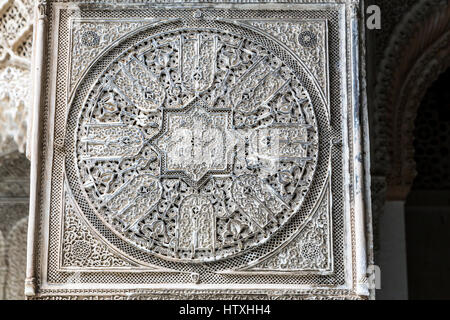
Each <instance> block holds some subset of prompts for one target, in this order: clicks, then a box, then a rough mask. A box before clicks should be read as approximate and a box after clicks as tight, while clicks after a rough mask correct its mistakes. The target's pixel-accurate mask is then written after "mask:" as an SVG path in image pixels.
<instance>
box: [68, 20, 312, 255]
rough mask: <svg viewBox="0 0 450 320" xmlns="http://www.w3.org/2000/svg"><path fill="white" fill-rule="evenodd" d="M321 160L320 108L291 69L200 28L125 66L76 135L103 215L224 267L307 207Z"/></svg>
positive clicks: (94, 97)
mask: <svg viewBox="0 0 450 320" xmlns="http://www.w3.org/2000/svg"><path fill="white" fill-rule="evenodd" d="M87 37H88V36H86V39H87ZM311 41H312V39H310V42H311ZM85 42H86V43H87V44H89V45H90V44H92V45H95V44H96V43H97V41H96V38H95V37H94V36H93V35H91V36H90V37H89V39H87V40H86V41H85ZM318 149H319V136H318V127H317V123H316V118H315V114H314V110H313V105H312V102H311V99H310V96H309V94H308V92H307V91H306V89H305V88H304V87H303V85H302V82H301V81H300V80H299V78H298V76H297V75H296V74H295V72H294V71H293V70H292V69H291V68H290V67H288V65H286V64H285V63H284V62H283V60H281V59H280V58H279V57H278V56H276V55H275V54H274V53H273V52H271V51H269V50H267V49H266V48H264V47H263V46H261V45H259V44H257V43H254V42H252V41H250V40H249V39H246V38H243V37H241V36H238V35H233V34H230V33H225V32H220V31H217V30H208V29H195V28H193V29H180V30H174V31H172V32H167V33H165V34H159V35H155V36H152V37H150V38H147V39H145V40H143V41H141V42H139V43H137V44H135V45H133V46H132V47H130V48H129V49H128V50H126V51H125V52H124V53H123V54H121V55H119V56H118V57H117V58H116V59H115V60H114V61H113V62H112V63H111V64H110V65H109V66H108V67H107V68H106V69H105V70H104V72H103V73H102V74H101V75H99V78H98V80H97V81H96V83H95V85H94V87H93V88H92V90H91V91H90V93H89V94H88V97H87V99H86V101H85V104H84V106H83V107H82V110H81V113H80V115H79V118H78V125H77V131H76V167H77V170H78V174H79V179H80V185H81V186H82V190H84V192H85V194H86V195H87V198H88V199H89V202H90V204H91V206H92V207H93V208H95V213H96V214H97V215H98V217H99V218H100V219H101V220H102V221H104V223H106V225H107V226H108V227H109V228H111V229H112V230H114V231H115V232H116V233H117V234H119V235H120V237H122V238H123V239H125V240H126V241H128V242H129V243H130V244H132V245H134V246H136V247H138V248H139V249H140V250H144V251H147V252H149V253H151V254H154V255H156V256H158V257H161V258H164V259H169V260H173V261H190V262H207V261H217V260H220V259H223V258H226V257H231V256H235V255H237V254H239V253H242V252H244V251H245V250H248V249H250V248H252V247H255V246H257V245H260V244H263V243H264V242H266V241H267V240H268V239H270V238H271V237H272V236H273V235H274V234H275V233H276V232H277V231H278V230H279V229H280V228H282V227H283V225H285V224H286V223H287V222H288V221H289V219H290V218H291V217H292V216H293V215H295V214H296V213H297V211H298V210H299V208H300V207H301V205H302V203H303V200H304V198H305V196H306V194H307V192H308V189H309V186H310V184H311V182H312V180H313V175H314V172H315V168H316V165H317V161H318V151H319V150H318Z"/></svg>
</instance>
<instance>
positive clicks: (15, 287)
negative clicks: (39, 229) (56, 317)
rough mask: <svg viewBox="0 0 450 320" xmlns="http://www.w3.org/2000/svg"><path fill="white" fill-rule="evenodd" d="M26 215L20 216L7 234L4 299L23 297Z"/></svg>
mask: <svg viewBox="0 0 450 320" xmlns="http://www.w3.org/2000/svg"><path fill="white" fill-rule="evenodd" d="M27 226H28V217H25V218H22V219H21V220H19V221H18V222H16V224H15V225H14V227H13V228H12V229H11V231H10V232H9V235H8V239H7V242H8V249H7V255H6V259H7V263H8V269H7V273H6V284H5V299H8V300H23V299H24V298H25V295H24V290H25V266H26V256H27Z"/></svg>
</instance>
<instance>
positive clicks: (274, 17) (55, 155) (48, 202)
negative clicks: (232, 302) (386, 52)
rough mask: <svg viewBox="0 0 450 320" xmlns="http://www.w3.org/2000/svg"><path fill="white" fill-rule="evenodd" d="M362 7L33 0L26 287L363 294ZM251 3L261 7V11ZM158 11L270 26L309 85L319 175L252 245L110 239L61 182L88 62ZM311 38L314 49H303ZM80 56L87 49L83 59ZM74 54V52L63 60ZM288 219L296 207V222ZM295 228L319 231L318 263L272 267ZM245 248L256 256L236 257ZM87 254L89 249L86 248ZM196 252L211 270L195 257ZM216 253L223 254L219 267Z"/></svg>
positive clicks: (52, 292)
mask: <svg viewBox="0 0 450 320" xmlns="http://www.w3.org/2000/svg"><path fill="white" fill-rule="evenodd" d="M103 9H105V10H103ZM362 9H363V5H362V4H361V3H360V1H356V0H355V1H350V0H349V1H344V0H342V1H340V0H336V1H331V0H330V1H325V0H324V1H292V2H290V3H289V4H287V3H283V2H282V1H280V2H276V3H274V2H270V3H258V4H256V3H251V2H250V3H246V1H223V2H212V3H209V2H197V1H192V2H190V3H178V2H176V1H174V2H172V1H164V2H159V1H134V2H132V3H128V4H123V3H120V4H119V3H114V1H105V2H104V3H98V2H95V3H91V2H89V1H86V2H85V1H79V2H66V1H38V3H37V10H36V29H35V35H34V39H35V47H34V56H33V63H34V68H33V77H34V78H33V79H34V90H33V99H34V100H33V101H34V104H33V110H32V111H33V112H32V120H33V125H32V128H31V132H32V135H31V137H30V138H31V139H30V140H31V142H30V143H31V146H32V148H31V150H32V153H31V158H32V159H31V160H32V170H31V189H32V193H31V198H30V220H29V230H28V239H29V241H28V254H27V260H28V263H27V278H26V295H27V296H28V297H29V298H43V299H55V298H107V299H110V298H120V299H129V298H133V299H143V298H144V299H166V298H169V299H180V298H186V299H187V298H193V299H205V298H210V299H235V298H239V299H241V298H255V299H256V298H260V299H269V298H283V299H287V298H290V299H304V298H330V299H332V298H334V299H342V298H344V299H365V298H368V297H369V295H370V290H369V284H368V279H367V274H366V270H367V263H368V260H369V261H370V259H371V258H370V256H371V248H370V244H371V227H370V225H371V223H370V219H371V216H370V202H369V199H370V192H369V190H370V185H369V175H368V139H367V110H366V101H365V88H364V86H365V78H364V77H365V75H364V72H363V70H364V69H365V66H364V63H365V60H364V49H363V48H364V32H363V31H362V29H361V24H362V21H363V20H362V19H361V17H362V16H363V10H362ZM138 10H139V11H138ZM262 10H267V11H265V13H264V19H261V13H262V12H263V11H262ZM279 14H281V15H282V17H283V19H282V21H281V20H280V16H279ZM98 17H101V18H102V19H101V20H98ZM137 18H139V19H137ZM164 18H165V19H164ZM286 18H287V19H286ZM96 19H97V20H96ZM299 20H300V21H299ZM96 21H97V22H98V23H99V25H100V24H108V23H111V24H116V25H118V26H119V28H118V29H117V30H119V29H120V32H119V33H117V34H115V33H112V34H111V33H110V32H108V33H105V34H102V33H101V31H100V34H99V33H98V30H101V27H100V28H98V25H96V23H97V22H96ZM147 22H148V23H147ZM171 23H173V24H174V25H175V24H176V23H179V24H180V25H183V24H185V25H187V26H191V24H192V25H195V26H197V27H198V28H202V25H203V24H204V25H206V24H207V23H208V24H210V25H212V26H216V28H217V26H218V25H219V24H220V25H221V26H223V27H224V28H225V27H226V28H228V30H231V31H233V32H235V33H236V34H239V31H237V30H245V32H246V33H245V34H246V35H247V36H248V35H250V36H253V37H255V39H256V38H257V39H270V43H274V45H273V46H274V47H273V48H274V49H273V50H274V52H277V54H278V55H281V56H283V52H286V53H285V55H284V56H283V57H284V58H283V59H284V60H283V59H281V60H282V61H289V59H292V57H296V58H295V62H289V63H291V64H289V63H288V62H286V63H287V64H288V65H289V66H291V68H294V69H295V65H299V66H301V67H298V68H299V69H298V70H300V71H295V72H296V73H295V74H296V75H299V77H300V75H302V76H301V81H300V82H301V83H302V86H305V87H307V88H308V89H307V90H308V92H309V95H311V101H312V102H311V103H312V105H313V106H314V108H315V111H314V112H316V113H317V114H318V118H320V117H321V118H320V119H318V120H317V121H318V125H317V126H318V127H317V128H318V129H317V130H318V132H319V137H320V138H319V140H318V141H319V142H318V144H319V145H320V148H319V149H320V150H321V151H320V152H321V153H319V156H318V158H317V159H318V160H317V161H318V165H317V168H318V169H317V173H315V174H314V178H313V179H312V180H313V184H314V183H315V184H316V185H318V186H320V187H318V188H317V189H315V190H314V191H311V192H309V190H307V192H306V194H307V195H306V196H305V198H307V200H305V201H306V202H307V201H308V199H309V198H311V199H315V200H314V201H312V200H311V201H310V202H311V204H310V205H309V209H308V207H307V206H306V205H305V206H302V208H303V209H299V210H305V212H306V214H305V215H302V214H300V213H299V212H300V211H298V212H297V211H296V212H294V217H293V218H292V219H291V220H286V221H287V222H286V221H284V222H285V223H286V227H285V226H281V227H280V228H279V229H280V231H276V232H277V233H276V234H277V235H278V236H277V237H278V238H280V239H282V240H280V241H281V242H277V241H278V240H276V239H274V237H271V238H268V239H267V240H264V242H262V243H257V244H256V245H255V249H248V250H247V249H246V250H244V251H243V252H242V253H241V254H239V255H236V257H234V256H233V257H225V258H224V259H222V260H221V261H216V260H220V259H219V258H214V261H206V260H205V261H204V262H202V263H200V264H189V263H185V262H181V264H180V263H179V262H176V263H175V262H173V263H172V262H170V261H169V262H170V263H169V262H167V261H166V260H164V259H160V258H159V257H157V256H155V255H154V254H152V253H151V252H150V253H148V252H147V253H142V252H141V251H142V250H141V251H139V250H140V249H139V248H138V249H139V250H136V248H135V247H136V246H135V244H136V243H134V246H133V244H132V245H130V243H129V241H128V240H129V239H119V238H120V237H117V233H116V234H114V232H111V230H109V229H110V226H109V225H107V224H106V225H105V224H102V221H101V219H99V218H98V216H96V215H95V214H92V215H91V214H89V210H90V209H88V208H89V206H84V205H83V204H80V203H81V202H80V201H81V200H80V199H81V198H79V194H81V193H79V192H78V191H75V192H74V190H76V188H77V185H76V183H75V184H73V183H74V181H75V179H74V178H73V177H74V176H73V175H71V173H70V170H71V169H70V168H71V165H72V164H71V163H73V161H72V160H70V159H71V157H72V156H71V154H72V153H71V150H72V149H71V148H73V146H74V144H73V143H74V142H73V141H72V140H73V137H75V135H74V134H72V135H70V134H67V132H69V133H70V132H76V131H70V130H75V129H70V126H71V124H70V121H68V120H67V119H72V118H71V117H72V115H73V114H75V113H76V112H75V111H74V110H76V109H75V108H76V105H77V99H79V97H81V98H83V99H84V97H85V93H84V94H79V92H84V91H80V90H82V89H80V88H83V86H85V87H86V88H90V90H92V88H93V85H94V81H95V79H94V80H92V81H91V80H89V77H90V76H93V77H94V76H96V75H97V74H96V71H95V70H97V69H95V68H96V64H100V65H101V63H104V62H105V63H106V62H108V61H112V60H111V59H114V58H115V57H117V56H118V55H117V54H114V52H115V51H114V50H118V51H120V50H119V49H121V50H123V49H125V48H127V47H126V46H128V47H129V46H130V44H131V45H134V44H135V43H136V41H137V40H138V39H144V38H145V37H144V34H145V33H146V32H149V34H150V35H151V34H152V33H151V32H155V31H152V30H154V29H155V28H158V27H160V26H162V27H161V28H162V29H163V30H164V28H166V27H167V26H168V25H170V24H171ZM271 24H272V25H271ZM273 24H275V28H274V26H273ZM83 28H85V29H83ZM89 28H91V30H88V29H89ZM172 28H175V27H172ZM177 28H178V29H180V27H179V26H178V27H177ZM302 28H306V29H302ZM308 28H309V29H308ZM175 29H176V28H175ZM178 29H177V30H178ZM77 30H82V31H83V33H77ZM110 30H114V28H112V29H111V28H109V29H108V31H110ZM205 30H206V29H205ZM289 30H294V31H295V30H299V33H298V35H297V34H296V33H295V32H288V31H289ZM312 30H316V31H317V30H318V33H314V32H313V31H312ZM231 31H229V32H230V34H231ZM271 33H272V34H271ZM106 34H107V35H108V36H109V37H105V35H106ZM141 35H142V37H144V38H139V37H141ZM292 35H296V38H297V41H298V45H297V44H295V42H293V41H295V39H294V40H292V38H290V37H292ZM258 37H260V38H258ZM252 41H256V42H258V41H257V40H252ZM259 41H261V42H264V41H263V40H259ZM80 43H81V44H82V45H84V47H83V46H80ZM267 43H269V42H267ZM317 45H319V46H320V45H322V50H314V49H311V48H314V47H316V46H317ZM102 46H103V47H102ZM121 46H122V47H121ZM298 46H302V47H303V48H304V50H298ZM101 47H102V48H101ZM92 48H94V49H92ZM277 50H278V51H277ZM46 53H47V54H46ZM82 58H84V59H82ZM85 59H92V62H91V63H87V64H86V63H85V62H86V60H85ZM108 59H110V60H108ZM77 61H78V62H77ZM74 63H80V66H76V68H75V67H74ZM83 63H85V66H84V67H83ZM302 68H303V69H302ZM86 70H89V71H90V72H87V71H86ZM295 70H297V69H295ZM301 70H303V71H301ZM305 70H309V72H306V71H305ZM94 71H95V72H94ZM89 81H91V82H89ZM308 84H311V85H309V86H308ZM73 88H75V89H73ZM77 90H78V91H77ZM314 92H315V93H314ZM80 105H81V104H80ZM320 106H321V107H320ZM319 109H320V110H321V111H320V110H319ZM71 161H72V162H71ZM320 177H321V178H320ZM74 188H75V189H74ZM299 219H303V220H301V222H298V223H297V224H296V221H297V220H299ZM299 221H300V220H299ZM103 222H105V221H103ZM308 224H309V225H312V227H308ZM318 225H319V226H320V227H319V229H320V230H322V231H320V232H321V233H320V232H319V231H318V229H317V226H318ZM105 226H106V227H107V228H105ZM289 226H291V227H290V229H289ZM308 228H312V231H311V232H312V234H313V235H315V236H317V235H319V234H321V235H322V240H321V243H322V247H323V248H324V250H325V254H324V261H325V263H323V264H321V265H320V266H318V265H315V266H311V265H309V266H308V265H307V264H306V265H305V264H304V265H302V266H301V267H298V268H291V269H289V268H288V269H287V270H285V269H284V267H281V264H280V259H282V258H280V257H281V256H286V254H287V253H286V252H287V251H289V252H292V250H289V247H290V246H292V243H293V242H295V241H300V242H301V241H305V240H304V239H305V237H306V236H305V235H304V234H303V235H302V233H301V232H303V229H305V230H308ZM294 229H295V230H297V231H298V232H297V231H295V230H294ZM289 230H291V231H289ZM277 237H275V238H277ZM283 237H284V238H283ZM302 239H303V240H302ZM127 241H128V242H127ZM300 242H299V243H300ZM112 243H114V245H112ZM294 247H295V245H294ZM251 250H253V251H251ZM258 250H259V251H258ZM283 250H284V251H283ZM294 251H295V250H294ZM194 252H195V250H194ZM249 252H252V254H249ZM302 253H303V251H301V252H300V254H302ZM297 254H298V253H297ZM258 255H259V256H258ZM277 255H278V256H277ZM250 256H258V258H257V259H256V260H255V259H253V258H252V259H253V260H252V261H253V262H252V263H247V265H245V262H246V261H248V259H249V258H248V257H250ZM274 256H277V258H275V259H274V258H273V257H274ZM87 257H94V258H90V260H89V262H86V261H88V260H87ZM220 258H221V257H220ZM260 258H261V259H260ZM155 259H156V260H158V259H159V260H158V263H156V260H155ZM297 260H299V259H298V257H297ZM322 260H323V259H322ZM223 261H225V262H223ZM230 261H232V262H230ZM182 263H184V264H182ZM206 263H208V268H209V269H210V270H212V271H204V269H205V268H204V267H203V266H202V265H204V264H206ZM227 263H228V265H230V264H232V263H235V265H233V266H234V267H232V268H227V267H225V266H224V265H225V264H227ZM300 265H301V264H300ZM208 268H206V269H208ZM197 270H203V271H200V272H198V271H197ZM202 272H204V273H202Z"/></svg>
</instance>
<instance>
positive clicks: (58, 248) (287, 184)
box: [27, 2, 368, 299]
mask: <svg viewBox="0 0 450 320" xmlns="http://www.w3.org/2000/svg"><path fill="white" fill-rule="evenodd" d="M333 3H334V4H335V6H329V7H327V10H319V6H316V5H315V4H310V3H308V4H307V5H294V6H292V7H291V6H290V7H289V8H285V7H283V6H280V5H279V4H267V6H268V7H267V8H272V6H274V7H277V8H278V10H280V11H277V10H267V11H264V12H265V13H264V19H261V12H262V11H259V9H260V6H262V4H257V5H250V6H247V5H242V6H241V5H240V4H236V7H233V8H232V9H227V10H222V9H221V7H220V6H217V8H216V9H214V10H212V9H211V8H210V6H209V5H206V6H204V7H203V5H201V6H202V8H201V9H192V8H190V7H189V6H185V7H184V8H182V10H181V9H180V8H179V6H172V5H164V6H158V5H155V6H152V5H148V4H147V6H142V8H144V7H145V10H135V9H136V8H141V5H140V4H134V5H133V7H132V8H131V6H130V8H128V6H127V5H123V6H120V7H116V6H110V5H107V4H96V5H93V6H83V5H82V4H80V5H77V6H73V5H66V4H65V3H59V2H58V3H54V2H50V4H49V6H48V10H46V9H47V7H46V4H45V3H42V4H41V7H40V8H41V9H42V10H40V11H39V14H40V20H39V21H40V22H41V23H45V22H43V21H45V18H46V15H47V14H48V17H49V19H48V20H47V21H48V23H49V35H50V39H49V42H48V43H47V45H48V50H49V51H50V52H53V50H57V53H58V54H57V55H49V56H48V68H47V70H46V72H47V73H46V74H45V75H44V74H43V78H45V79H46V81H47V83H48V84H49V87H48V91H45V93H44V95H45V96H46V98H45V100H44V101H45V103H44V104H43V105H42V106H41V107H42V108H44V109H45V110H47V111H48V112H49V113H48V114H50V116H51V117H52V119H54V121H53V120H51V121H49V119H47V118H46V115H47V113H45V112H44V113H43V115H44V119H43V120H44V121H43V122H42V123H40V124H39V125H41V124H42V128H43V130H44V131H45V132H48V134H49V136H51V137H52V138H51V139H50V140H49V141H46V140H44V141H42V145H43V148H42V152H43V159H45V162H46V163H51V166H42V167H41V168H40V169H41V170H42V173H43V176H46V177H48V178H49V180H43V181H41V182H40V183H42V185H43V187H44V189H46V188H48V189H46V190H48V191H49V192H48V193H45V194H43V195H42V198H41V199H40V203H39V208H37V209H36V214H37V216H36V217H38V220H39V223H42V225H41V227H43V228H40V229H37V228H36V233H37V235H38V236H37V238H36V239H37V241H38V243H39V245H37V246H35V247H33V249H34V250H37V251H41V252H42V254H43V256H44V257H48V259H45V258H44V259H43V261H40V260H39V261H38V264H37V265H36V266H33V267H35V268H31V269H30V270H31V271H30V273H29V274H28V275H27V293H28V294H29V295H30V296H31V295H34V294H37V295H38V296H41V297H46V296H47V295H48V294H50V295H51V294H56V295H57V294H62V295H67V297H71V296H73V295H77V294H79V293H82V292H83V289H80V290H78V289H74V287H73V284H74V283H75V282H76V283H83V284H86V285H89V283H92V282H95V283H102V284H103V285H104V286H107V287H109V286H110V287H111V289H105V290H100V289H98V288H92V290H94V291H95V292H96V296H98V297H101V296H105V295H107V296H110V297H112V296H113V295H114V296H116V295H115V294H114V293H116V294H117V296H118V297H119V296H120V295H122V294H126V295H127V296H130V297H131V296H134V297H136V298H154V297H167V298H176V297H191V298H200V297H204V298H206V297H209V298H214V297H216V298H227V297H228V298H229V297H235V296H236V297H241V298H244V297H255V298H256V297H259V298H261V297H274V298H279V297H283V298H296V299H298V298H308V297H309V298H314V297H316V298H321V297H322V298H331V297H334V298H340V297H344V296H346V297H348V298H355V297H362V296H365V295H367V294H368V292H367V288H366V286H365V284H363V283H359V282H358V281H359V279H361V278H362V277H360V276H358V275H359V274H360V272H361V270H362V269H363V268H364V263H365V262H364V261H363V260H364V259H365V256H364V254H363V252H364V250H365V249H364V248H357V246H358V245H360V244H363V243H364V240H363V237H364V234H363V233H364V231H362V230H360V229H358V228H359V226H360V224H358V221H359V220H358V219H360V218H361V216H360V215H361V214H363V213H362V212H359V211H358V212H356V213H355V212H354V211H353V212H350V211H348V210H349V209H348V208H350V207H352V208H353V206H355V205H356V204H357V205H358V206H360V205H361V203H360V202H358V201H360V199H359V198H357V197H353V196H348V195H347V192H349V193H351V194H352V195H353V192H355V189H354V188H359V186H354V185H353V184H348V185H350V190H348V191H347V189H346V188H347V187H346V183H347V182H348V180H349V179H353V177H354V175H355V171H354V170H357V169H355V168H356V164H355V163H353V152H358V151H357V150H358V148H359V147H360V146H359V145H353V143H355V141H359V140H358V138H355V136H354V134H355V133H354V132H353V129H354V128H353V127H352V126H349V127H348V128H347V129H346V130H348V131H346V130H340V128H342V127H343V126H347V125H348V124H349V123H343V122H342V119H344V117H343V115H344V114H347V115H348V116H350V117H351V116H353V111H352V110H353V109H352V108H353V107H354V106H353V105H352V103H350V102H349V101H351V99H350V98H349V99H348V100H346V99H343V97H344V96H345V97H350V96H352V94H353V93H354V92H353V91H352V90H355V88H354V87H353V86H352V83H351V81H350V79H353V81H354V82H357V81H359V75H358V72H357V67H356V66H355V65H352V63H351V52H352V51H350V50H349V51H346V50H347V49H350V48H351V44H350V42H348V43H347V46H343V44H345V43H346V42H345V41H346V39H350V38H349V37H348V34H347V33H351V32H357V31H356V30H353V31H352V28H351V26H350V25H348V26H347V27H348V29H347V30H344V29H345V28H343V26H345V23H344V22H345V21H346V20H345V19H346V18H349V19H350V20H351V19H355V17H356V12H357V10H358V9H357V5H355V4H351V3H350V2H349V3H340V4H336V3H335V2H333ZM97 6H98V7H99V8H105V7H106V8H108V9H109V10H94V9H95V8H96V7H97ZM182 6H184V5H182ZM214 6H215V5H214ZM280 12H282V13H283V14H282V16H283V18H280V16H279V15H277V13H280ZM99 15H101V19H99ZM137 16H139V17H138V18H137ZM284 17H286V19H284ZM272 23H273V25H272ZM274 26H276V27H274ZM111 30H112V35H111V36H110V31H111ZM37 34H38V36H39V34H40V33H39V32H38V33H37ZM38 38H39V37H38ZM355 39H356V38H355ZM42 41H43V43H44V40H43V39H42ZM330 43H333V45H332V46H331V45H330ZM299 47H302V48H304V49H299ZM344 51H346V53H347V54H348V56H346V55H345V54H344ZM38 57H39V53H38ZM344 57H345V60H346V61H345V63H344V61H340V59H343V58H344ZM42 63H43V64H45V62H44V61H43V62H42ZM346 67H347V69H346ZM40 70H45V68H43V69H40ZM347 72H348V73H349V74H352V75H351V76H350V75H347V74H346V73H347ZM352 72H353V73H352ZM328 82H333V86H330V87H329V88H328ZM43 83H45V82H43ZM55 83H58V85H57V86H55V85H54V84H55ZM344 88H346V89H347V90H348V91H347V90H345V89H344ZM341 90H343V91H341ZM344 102H349V103H348V105H347V104H345V103H344ZM36 128H38V127H36ZM348 132H351V136H347V133H348ZM357 134H358V133H356V135H357ZM350 137H351V138H350ZM36 141H39V140H36ZM349 144H350V145H349ZM361 144H362V142H361ZM355 148H356V150H355ZM347 153H348V154H347ZM349 168H351V169H349ZM38 169H39V168H35V169H34V170H38ZM347 169H349V170H350V172H348V171H347ZM50 178H51V181H52V183H51V184H48V183H49V182H48V181H50ZM360 178H361V176H359V175H358V178H357V179H360ZM63 180H66V181H67V186H66V187H65V186H64V185H63V184H62V182H61V181H63ZM64 199H65V200H64ZM331 199H333V201H331ZM61 201H63V202H61ZM45 208H47V209H45ZM42 210H48V211H46V212H50V215H49V216H48V220H45V219H43V217H42V216H40V214H41V213H38V212H44V211H42ZM39 223H38V224H36V226H38V225H39ZM32 228H33V227H32ZM347 228H350V229H351V228H353V229H352V230H353V231H354V233H352V234H346V230H348V229H347ZM47 230H48V232H49V233H48V234H47V235H43V234H41V232H46V231H47ZM355 230H356V231H355ZM349 238H351V241H350V239H349ZM42 239H45V241H47V240H48V243H46V244H45V245H43V243H40V241H42ZM358 239H359V240H358ZM32 240H33V239H32ZM348 241H350V242H348ZM46 248H48V251H47V252H46V251H45V249H46ZM331 248H333V252H331ZM93 253H98V254H96V255H93ZM99 256H100V257H101V258H98V257H99ZM284 256H289V257H288V260H289V261H290V262H289V267H288V268H286V269H285V270H284V272H280V270H281V269H283V268H284V265H283V266H282V264H283V261H281V260H283V259H284V258H283V257H284ZM38 257H39V256H38ZM58 257H59V262H58V263H59V265H58V263H56V261H58V259H57V258H58ZM273 257H277V258H275V259H272V260H271V259H269V258H273ZM350 257H352V259H353V260H352V262H351V263H353V265H352V269H351V270H350V269H349V270H346V268H347V266H348V265H349V264H351V263H350V262H346V261H347V259H350ZM55 258H56V259H55ZM360 259H362V260H360ZM262 261H263V262H264V263H266V262H267V263H266V264H267V265H265V264H264V263H262V264H261V262H262ZM295 261H297V262H295ZM29 263H31V266H32V262H30V261H29ZM255 265H257V268H254V270H245V268H247V267H248V266H255ZM136 269H139V273H136V272H135V271H136ZM108 270H109V271H111V270H113V271H114V272H109V271H108ZM243 270H245V271H246V272H248V271H251V273H252V275H251V276H244V275H242V271H243ZM34 271H36V273H33V272H34ZM44 271H45V272H47V273H46V274H45V277H42V274H41V273H42V272H44ZM364 272H365V270H364ZM280 273H282V274H280ZM268 274H269V275H270V277H267V275H268ZM346 274H351V275H352V279H353V280H352V281H350V282H348V278H347V277H346ZM33 275H34V276H33ZM119 278H120V280H118V279H119ZM126 282H131V283H135V284H136V286H137V288H138V289H136V291H134V292H131V291H130V292H127V293H125V291H124V290H123V289H122V288H121V284H122V283H126ZM34 284H36V287H35V286H34ZM49 284H51V287H50V286H48V285H49ZM68 284H72V286H69V285H68ZM162 284H167V285H169V284H170V286H173V287H176V289H173V290H169V289H163V290H161V289H160V288H161V285H162ZM202 285H208V286H210V287H214V288H215V289H212V290H209V291H208V290H203V291H202V290H200V286H202ZM280 285H282V286H283V288H285V289H283V290H280V289H279V287H280ZM249 286H250V287H252V288H254V289H251V290H243V289H242V288H245V287H246V288H248V287H249ZM260 287H264V288H268V289H258V288H260ZM68 288H71V289H68ZM157 288H159V289H157ZM186 288H188V289H186ZM35 289H37V291H35ZM361 295H362V296H361Z"/></svg>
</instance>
